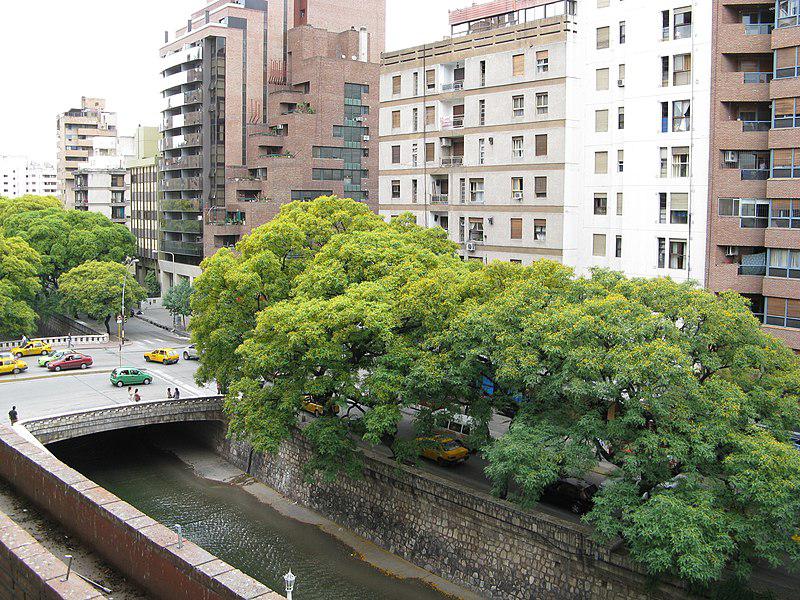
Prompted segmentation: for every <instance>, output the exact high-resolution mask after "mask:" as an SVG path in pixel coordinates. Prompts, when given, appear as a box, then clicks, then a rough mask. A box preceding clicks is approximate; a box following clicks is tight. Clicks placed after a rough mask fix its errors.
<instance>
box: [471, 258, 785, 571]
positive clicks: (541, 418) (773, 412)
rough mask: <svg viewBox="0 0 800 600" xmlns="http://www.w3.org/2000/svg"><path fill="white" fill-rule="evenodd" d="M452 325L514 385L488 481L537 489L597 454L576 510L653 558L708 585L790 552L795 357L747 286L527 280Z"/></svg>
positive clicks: (637, 555) (530, 494)
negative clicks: (484, 344)
mask: <svg viewBox="0 0 800 600" xmlns="http://www.w3.org/2000/svg"><path fill="white" fill-rule="evenodd" d="M554 284H555V285H554ZM463 325H464V329H465V330H469V329H471V328H473V327H480V328H483V331H484V334H485V335H489V336H491V338H492V339H494V340H495V344H493V348H491V349H490V351H489V353H488V354H487V356H488V359H489V361H490V362H491V363H492V365H493V368H494V370H495V372H496V376H497V382H498V385H500V386H501V387H503V388H506V389H510V390H515V391H516V392H517V393H519V394H520V397H521V399H522V403H521V408H520V412H519V414H518V415H517V417H516V418H515V420H514V423H513V425H512V427H511V429H510V430H509V433H508V434H506V435H505V436H503V437H502V438H500V439H499V440H497V441H496V442H494V444H492V446H491V447H490V448H489V449H488V450H487V451H486V457H487V458H488V460H489V463H490V466H489V467H488V469H487V474H488V475H489V476H490V478H491V479H492V481H493V483H494V488H495V493H498V494H500V495H502V494H503V493H504V492H505V491H509V493H510V496H511V497H512V498H514V499H516V500H518V501H521V502H523V503H532V502H535V501H536V500H537V499H538V498H539V495H540V494H541V492H542V491H543V489H544V488H545V487H546V486H547V485H549V484H550V483H553V482H554V481H555V480H556V479H557V478H558V477H564V476H580V475H581V473H584V472H586V470H587V468H588V467H589V466H591V465H593V464H597V463H598V462H599V461H601V460H605V461H608V462H609V463H611V464H612V465H613V466H614V468H615V470H614V472H613V474H612V476H611V478H610V479H609V481H608V482H607V483H606V485H604V486H603V487H602V488H601V490H600V491H599V493H598V494H597V496H596V497H595V504H594V508H593V509H592V510H591V512H589V514H588V515H587V517H586V521H587V522H589V523H591V524H593V525H594V526H595V528H596V532H597V536H598V538H599V539H600V540H601V541H610V540H612V539H615V538H616V537H617V536H619V538H621V539H622V540H623V541H624V542H625V544H626V545H627V547H628V549H629V550H630V553H631V557H632V558H633V559H634V560H636V561H638V562H640V563H642V564H643V565H645V566H646V567H647V569H648V570H649V571H650V572H651V573H653V574H656V575H660V574H670V575H678V576H680V577H682V578H685V579H687V580H690V581H693V582H696V583H700V584H707V583H709V582H712V581H715V580H718V579H719V578H720V577H721V576H722V574H723V571H724V570H725V569H726V568H727V567H732V568H733V569H734V572H735V573H736V574H737V575H738V576H739V577H741V578H745V577H746V576H747V574H748V573H749V568H750V564H751V563H752V562H753V561H754V560H756V559H760V560H765V561H767V562H769V563H770V564H773V565H777V564H781V563H782V562H783V560H784V559H785V558H786V557H787V556H788V557H789V558H790V559H791V560H793V561H797V560H798V559H800V545H798V544H796V543H795V542H793V541H792V539H791V536H792V535H793V534H796V533H797V531H798V523H800V453H798V452H797V451H796V449H794V448H793V447H792V446H791V445H790V444H788V443H787V441H788V440H787V431H790V430H791V429H793V428H795V427H797V424H798V422H800V414H799V411H798V400H799V399H800V398H799V397H798V393H799V392H800V377H799V376H798V373H800V371H799V370H798V366H800V365H798V361H797V358H796V357H795V356H794V355H793V354H792V352H791V351H790V350H788V349H787V348H786V347H785V346H783V345H782V344H781V343H780V342H778V341H777V340H775V339H774V338H772V337H771V336H769V335H768V334H766V333H764V332H763V331H762V330H761V328H760V324H759V323H758V321H757V320H756V319H755V317H754V316H753V315H752V313H751V312H750V310H749V308H748V306H747V301H746V300H744V299H742V298H741V297H740V296H738V295H736V294H733V293H724V294H721V295H719V296H714V295H712V294H710V293H707V292H704V291H702V290H699V289H696V288H694V287H693V286H692V285H690V284H676V283H674V282H672V281H670V280H665V279H658V280H629V279H626V278H625V277H623V276H622V275H619V274H614V273H608V272H603V271H599V272H596V273H594V275H593V277H592V278H588V279H570V280H568V281H567V280H561V281H557V280H556V281H550V282H547V281H544V280H542V279H540V280H539V281H538V282H534V285H531V282H523V283H521V284H520V285H519V286H517V288H516V289H510V290H509V291H508V293H507V294H505V295H504V296H503V297H502V298H501V299H499V301H496V302H494V303H493V304H492V305H483V306H481V307H479V309H478V310H477V311H475V313H474V314H473V315H472V316H471V317H470V318H468V319H466V320H465V322H464V324H463Z"/></svg>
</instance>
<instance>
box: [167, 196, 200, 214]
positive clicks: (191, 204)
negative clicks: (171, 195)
mask: <svg viewBox="0 0 800 600" xmlns="http://www.w3.org/2000/svg"><path fill="white" fill-rule="evenodd" d="M161 210H162V211H165V212H200V200H169V199H164V200H162V201H161Z"/></svg>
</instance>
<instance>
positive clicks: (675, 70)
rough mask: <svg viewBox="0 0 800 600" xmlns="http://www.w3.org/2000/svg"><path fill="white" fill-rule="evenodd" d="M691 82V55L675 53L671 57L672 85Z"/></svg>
mask: <svg viewBox="0 0 800 600" xmlns="http://www.w3.org/2000/svg"><path fill="white" fill-rule="evenodd" d="M691 82H692V55H691V54H676V55H675V56H674V57H672V85H689V84H690V83H691Z"/></svg>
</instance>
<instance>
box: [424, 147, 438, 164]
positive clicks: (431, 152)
mask: <svg viewBox="0 0 800 600" xmlns="http://www.w3.org/2000/svg"><path fill="white" fill-rule="evenodd" d="M435 148H436V146H435V144H433V143H432V142H428V143H427V144H425V162H433V159H434V156H435Z"/></svg>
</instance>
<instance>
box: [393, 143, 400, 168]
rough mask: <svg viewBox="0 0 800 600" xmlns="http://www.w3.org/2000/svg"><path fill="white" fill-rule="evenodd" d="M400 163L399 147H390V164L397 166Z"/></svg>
mask: <svg viewBox="0 0 800 600" xmlns="http://www.w3.org/2000/svg"><path fill="white" fill-rule="evenodd" d="M399 162H400V146H392V163H394V164H398V163H399Z"/></svg>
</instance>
